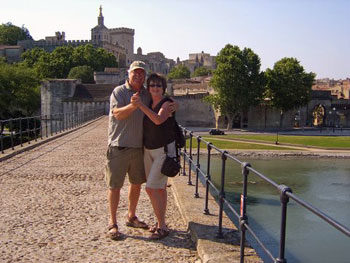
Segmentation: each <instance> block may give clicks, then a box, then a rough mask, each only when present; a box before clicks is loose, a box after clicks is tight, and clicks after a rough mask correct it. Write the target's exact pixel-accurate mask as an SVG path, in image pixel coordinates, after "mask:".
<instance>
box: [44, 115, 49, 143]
mask: <svg viewBox="0 0 350 263" xmlns="http://www.w3.org/2000/svg"><path fill="white" fill-rule="evenodd" d="M47 127H48V125H47V115H45V128H46V132H45V133H46V138H47V137H48V135H49V134H48V131H47Z"/></svg>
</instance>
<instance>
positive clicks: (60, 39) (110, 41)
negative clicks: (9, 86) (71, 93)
mask: <svg viewBox="0 0 350 263" xmlns="http://www.w3.org/2000/svg"><path fill="white" fill-rule="evenodd" d="M134 35H135V30H134V29H131V28H126V27H119V28H110V29H109V28H107V27H106V26H105V24H104V17H103V14H102V7H101V6H100V10H99V15H98V17H97V25H96V26H95V27H94V28H92V29H91V40H69V41H67V40H65V32H62V33H61V32H56V34H55V36H48V37H45V40H44V39H42V40H38V41H35V40H23V41H18V45H19V46H21V47H23V49H24V50H28V49H32V48H35V47H39V48H43V49H44V50H46V51H48V52H52V51H53V50H54V49H55V48H56V47H59V46H65V45H72V46H80V45H86V44H92V45H93V46H94V47H100V48H103V49H105V50H106V51H108V52H110V53H112V54H113V55H114V56H115V57H116V59H117V62H118V65H119V67H120V68H127V67H129V65H130V64H131V63H132V62H133V61H134V60H142V61H144V62H145V63H146V65H147V69H148V71H149V72H160V73H163V74H168V73H169V71H170V69H171V68H172V67H174V65H175V61H174V60H172V59H168V58H166V57H165V56H164V55H163V54H162V53H161V52H151V53H148V54H147V55H143V54H142V49H141V48H140V47H139V48H138V49H137V53H136V54H134ZM107 74H109V77H111V75H113V73H111V72H109V73H107ZM102 75H103V74H101V75H100V76H99V78H100V77H101V76H102ZM117 79H119V77H118V78H117Z"/></svg>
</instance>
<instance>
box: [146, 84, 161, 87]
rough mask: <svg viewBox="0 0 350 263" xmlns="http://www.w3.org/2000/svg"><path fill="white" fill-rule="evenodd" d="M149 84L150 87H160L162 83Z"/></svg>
mask: <svg viewBox="0 0 350 263" xmlns="http://www.w3.org/2000/svg"><path fill="white" fill-rule="evenodd" d="M149 86H150V88H154V87H157V88H161V87H162V84H150V85H149Z"/></svg>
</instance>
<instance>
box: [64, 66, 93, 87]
mask: <svg viewBox="0 0 350 263" xmlns="http://www.w3.org/2000/svg"><path fill="white" fill-rule="evenodd" d="M68 78H69V79H81V82H82V83H87V84H93V83H95V81H94V70H93V69H92V68H91V67H90V66H77V67H74V68H72V69H71V70H70V71H69V74H68Z"/></svg>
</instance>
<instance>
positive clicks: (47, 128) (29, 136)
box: [0, 108, 105, 154]
mask: <svg viewBox="0 0 350 263" xmlns="http://www.w3.org/2000/svg"><path fill="white" fill-rule="evenodd" d="M104 113H105V111H104V109H102V108H101V109H95V110H89V111H75V112H67V113H58V114H52V115H41V116H33V117H23V118H14V119H8V120H0V150H1V153H2V154H4V153H5V149H9V148H11V149H12V150H14V149H15V146H18V145H20V146H21V147H23V144H24V143H28V144H30V143H31V142H32V141H33V140H34V141H37V140H38V139H39V138H40V139H43V138H44V137H46V138H47V137H49V136H53V135H55V134H58V133H61V132H64V131H67V130H69V129H73V128H76V127H78V126H80V125H82V124H83V123H85V122H87V121H90V120H93V119H96V118H98V117H100V116H102V115H103V114H104Z"/></svg>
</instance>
